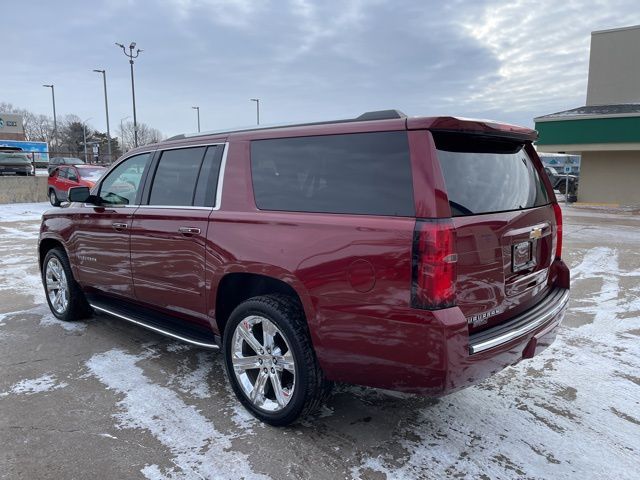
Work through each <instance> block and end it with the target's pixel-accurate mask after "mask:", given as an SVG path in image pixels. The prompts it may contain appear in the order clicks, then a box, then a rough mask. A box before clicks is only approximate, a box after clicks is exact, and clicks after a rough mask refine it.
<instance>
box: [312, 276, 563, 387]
mask: <svg viewBox="0 0 640 480" xmlns="http://www.w3.org/2000/svg"><path fill="white" fill-rule="evenodd" d="M568 300H569V290H568V289H565V288H558V287H555V288H554V289H553V290H551V292H550V293H549V294H548V295H547V296H546V297H545V298H544V299H543V300H542V301H541V302H539V303H538V304H537V305H536V306H534V307H533V308H531V309H529V310H527V311H525V312H523V313H522V314H520V315H518V317H516V318H513V319H512V320H510V321H509V322H508V323H506V324H502V325H500V326H497V327H495V328H492V329H489V330H486V331H483V332H480V333H478V334H475V335H471V336H470V335H469V333H468V326H467V320H466V318H465V316H464V315H463V313H462V311H461V310H460V309H459V308H458V307H452V308H447V309H443V310H436V311H426V310H415V309H406V310H402V311H397V310H396V311H394V312H393V314H392V315H389V312H387V315H386V316H385V317H384V318H382V317H376V316H361V315H356V316H354V315H348V316H345V317H344V318H343V319H340V316H341V314H343V313H344V312H337V311H336V310H332V311H331V318H332V320H334V321H335V322H336V323H335V324H334V327H333V328H332V329H331V334H333V335H336V337H335V338H333V339H331V338H330V337H331V336H332V335H331V334H329V333H328V332H327V331H326V330H325V334H326V335H327V336H326V337H325V338H323V339H321V340H320V342H318V343H316V345H315V346H316V353H317V354H318V359H319V360H320V364H321V366H322V368H323V370H324V371H325V373H326V374H327V377H328V378H330V379H331V380H335V381H342V382H348V383H355V384H359V385H366V386H371V387H377V388H385V389H389V390H397V391H403V392H409V393H417V394H421V395H429V396H440V395H445V394H448V393H451V392H453V391H456V390H459V389H461V388H464V387H467V386H470V385H473V384H476V383H479V382H481V381H482V380H484V379H486V378H488V377H490V376H491V375H493V374H495V373H498V372H499V371H501V370H503V369H504V368H506V367H508V366H509V365H513V364H516V363H518V362H520V361H521V360H523V359H526V358H531V357H533V356H534V355H536V354H538V353H539V352H541V351H542V350H544V349H545V348H546V347H548V346H549V345H550V344H551V343H552V342H553V341H554V339H555V337H556V333H557V327H558V326H559V325H560V323H561V322H562V319H563V318H564V314H565V310H566V307H567V303H568ZM338 325H341V326H342V330H341V331H340V332H336V331H335V329H336V328H337V326H338ZM338 333H339V334H340V335H339V338H338V336H337V334H338ZM314 343H315V342H314ZM356 345H357V346H358V347H357V348H356Z"/></svg>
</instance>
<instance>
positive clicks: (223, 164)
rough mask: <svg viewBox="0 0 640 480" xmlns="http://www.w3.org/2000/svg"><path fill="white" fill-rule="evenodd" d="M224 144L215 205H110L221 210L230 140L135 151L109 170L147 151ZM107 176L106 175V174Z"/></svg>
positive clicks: (119, 206) (112, 206) (153, 151)
mask: <svg viewBox="0 0 640 480" xmlns="http://www.w3.org/2000/svg"><path fill="white" fill-rule="evenodd" d="M219 145H222V146H223V148H224V150H223V152H222V160H221V161H220V171H219V172H218V183H217V189H216V201H215V203H214V206H213V207H200V206H193V205H142V204H138V205H108V206H109V207H111V208H134V207H135V208H147V209H149V208H159V209H172V210H209V211H213V210H220V206H221V203H222V186H223V183H224V172H225V169H226V165H227V153H228V151H229V142H217V143H202V144H198V145H181V146H176V147H169V148H161V149H160V148H159V149H157V150H152V151H149V152H139V153H135V154H133V155H129V156H128V157H124V158H123V159H122V160H120V161H119V162H117V163H114V164H113V166H112V168H110V169H109V170H108V172H110V171H111V170H112V169H113V167H115V166H116V165H119V164H121V163H122V162H124V161H125V160H127V159H128V158H131V157H135V156H136V155H142V154H145V153H156V152H159V153H160V154H162V152H164V151H166V150H177V149H186V148H196V147H215V146H219ZM105 177H106V175H105ZM100 186H102V181H101V182H100ZM83 207H92V208H94V207H96V205H91V204H87V203H85V204H83Z"/></svg>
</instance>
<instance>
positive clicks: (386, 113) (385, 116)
mask: <svg viewBox="0 0 640 480" xmlns="http://www.w3.org/2000/svg"><path fill="white" fill-rule="evenodd" d="M406 117H407V116H406V115H405V114H404V113H402V112H401V111H400V110H376V111H372V112H365V113H363V114H362V115H360V116H359V117H355V118H346V119H343V120H329V121H325V122H311V123H296V124H289V125H271V126H265V127H248V128H238V129H235V130H220V131H210V132H201V133H181V134H179V135H174V136H173V137H169V138H167V139H165V140H163V141H162V142H168V141H171V140H182V139H184V138H193V137H202V136H205V135H223V134H226V133H240V132H254V131H258V130H272V129H275V128H288V127H309V126H313V125H328V124H331V123H349V122H371V121H375V120H392V119H398V118H406ZM162 142H161V143H162Z"/></svg>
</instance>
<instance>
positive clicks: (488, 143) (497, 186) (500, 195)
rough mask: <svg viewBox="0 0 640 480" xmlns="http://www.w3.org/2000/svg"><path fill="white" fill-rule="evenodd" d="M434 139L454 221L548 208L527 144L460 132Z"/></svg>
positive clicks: (544, 190) (547, 201)
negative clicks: (528, 209)
mask: <svg viewBox="0 0 640 480" xmlns="http://www.w3.org/2000/svg"><path fill="white" fill-rule="evenodd" d="M433 137H434V139H435V142H436V148H437V149H438V159H439V160H440V166H441V168H442V173H443V175H444V181H445V184H446V187H447V195H448V197H449V205H450V206H451V213H452V215H453V216H454V217H455V216H464V215H476V214H482V213H494V212H504V211H508V210H522V209H525V208H532V207H538V206H541V205H545V204H547V203H549V198H548V196H547V191H546V189H545V187H544V184H543V183H542V180H541V179H540V176H539V175H538V172H537V171H536V169H535V168H534V166H533V162H532V160H531V158H529V155H528V154H527V152H526V150H525V148H524V145H523V144H521V143H514V142H512V141H509V140H503V139H495V138H489V137H481V136H473V135H464V134H458V133H434V135H433Z"/></svg>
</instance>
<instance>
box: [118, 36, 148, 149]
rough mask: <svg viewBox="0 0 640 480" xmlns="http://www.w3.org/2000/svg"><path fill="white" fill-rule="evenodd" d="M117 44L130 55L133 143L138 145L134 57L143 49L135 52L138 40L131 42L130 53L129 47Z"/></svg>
mask: <svg viewBox="0 0 640 480" xmlns="http://www.w3.org/2000/svg"><path fill="white" fill-rule="evenodd" d="M116 45H117V46H119V47H120V48H121V49H122V51H123V52H124V54H125V55H126V56H127V57H129V65H130V66H131V97H132V99H133V144H134V146H136V147H137V146H138V120H137V117H136V87H135V84H134V82H133V59H134V58H138V55H140V52H142V50H140V49H139V48H138V49H137V50H136V53H135V54H134V53H133V49H134V48H136V42H131V43H130V44H129V53H127V48H126V47H125V46H124V45H122V44H121V43H118V42H116Z"/></svg>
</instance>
